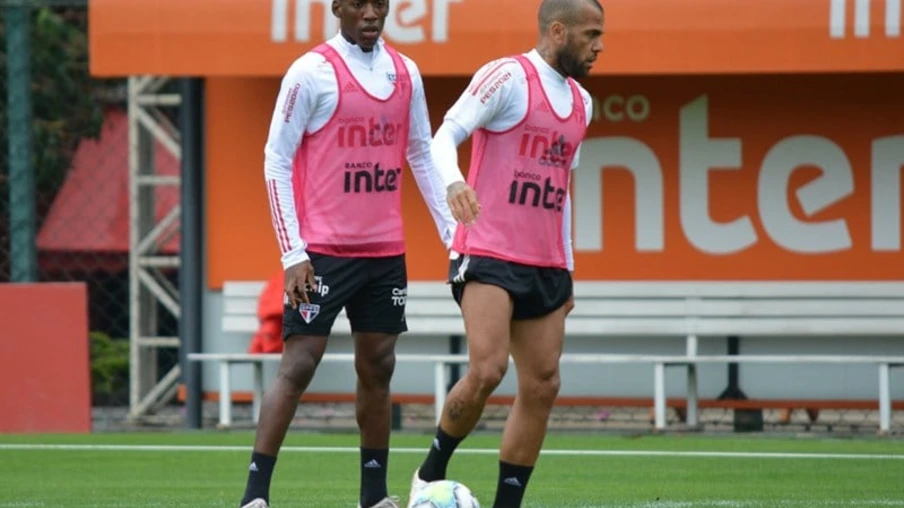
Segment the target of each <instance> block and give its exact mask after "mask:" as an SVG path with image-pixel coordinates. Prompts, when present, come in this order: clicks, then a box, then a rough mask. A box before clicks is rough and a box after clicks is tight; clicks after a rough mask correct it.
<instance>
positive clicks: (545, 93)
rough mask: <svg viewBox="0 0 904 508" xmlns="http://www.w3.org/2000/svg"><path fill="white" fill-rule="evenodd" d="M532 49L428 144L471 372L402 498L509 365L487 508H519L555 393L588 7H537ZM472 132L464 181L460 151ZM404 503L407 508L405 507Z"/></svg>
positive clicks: (589, 48) (481, 81) (460, 434)
mask: <svg viewBox="0 0 904 508" xmlns="http://www.w3.org/2000/svg"><path fill="white" fill-rule="evenodd" d="M538 21H539V40H538V43H537V46H536V48H535V49H534V50H532V51H530V52H528V53H525V54H521V55H516V56H514V57H509V58H503V59H500V60H496V61H493V62H490V63H488V64H486V65H484V66H483V68H481V69H480V70H479V71H478V72H477V74H476V75H475V76H474V77H473V79H472V81H471V84H470V86H469V87H468V89H467V90H465V92H464V93H463V94H462V95H461V97H460V98H459V99H458V101H457V102H456V103H455V104H454V105H453V106H452V108H451V109H450V110H449V111H448V112H447V114H446V117H445V120H444V123H443V125H442V126H441V127H440V129H439V130H438V131H437V133H436V135H435V136H434V139H433V146H432V152H433V160H434V163H435V165H436V168H437V169H438V170H439V171H440V173H441V174H442V178H443V183H444V184H445V185H446V187H447V189H448V192H447V200H448V201H449V204H450V206H451V208H452V214H453V215H454V216H455V218H456V219H457V220H458V221H459V222H461V223H463V224H464V225H459V226H458V227H457V230H456V233H455V239H454V242H453V245H452V257H453V260H452V262H451V267H450V273H449V281H450V283H451V285H452V292H453V296H454V298H455V300H456V301H457V302H458V304H459V305H460V306H461V310H462V314H463V317H464V321H465V329H466V330H467V340H468V354H469V364H468V371H467V374H465V376H464V377H462V378H461V379H460V380H459V381H458V383H456V385H455V386H454V387H453V388H452V390H451V391H450V393H449V395H448V397H447V399H446V403H445V407H444V408H443V412H442V415H441V419H440V423H439V426H438V428H437V431H436V436H435V437H434V439H433V444H432V447H431V448H430V450H429V452H428V454H427V457H426V459H425V460H424V462H423V463H422V464H421V466H420V468H419V469H418V470H417V471H416V472H415V474H414V478H413V479H412V487H411V498H410V499H414V497H415V496H416V494H417V493H418V491H420V490H421V489H422V488H424V486H425V485H426V484H427V483H428V482H431V481H436V480H441V479H445V478H446V467H447V465H448V463H449V459H450V458H451V456H452V453H453V452H454V451H455V448H456V447H457V446H458V444H459V443H461V441H462V440H463V439H464V438H465V437H466V436H467V435H468V434H469V433H470V432H471V431H472V430H473V429H474V427H475V426H476V424H477V422H478V421H479V420H480V417H481V414H482V411H483V408H484V406H485V404H486V401H487V399H488V397H489V396H490V394H491V393H492V392H493V391H494V390H495V389H496V387H497V386H498V385H499V383H500V381H502V378H503V376H504V375H505V373H506V369H507V368H508V359H509V354H511V356H512V357H513V359H514V361H515V366H516V368H517V376H518V393H517V395H516V397H515V401H514V404H513V405H512V407H511V411H510V413H509V416H508V420H507V421H506V424H505V430H504V432H503V436H502V445H501V450H500V462H499V480H498V484H497V490H496V498H495V500H494V502H493V505H492V506H493V508H518V507H520V506H521V502H522V499H523V496H524V492H525V488H526V487H527V483H528V480H529V479H530V476H531V473H532V472H533V469H534V465H535V464H536V461H537V458H538V457H539V454H540V449H541V448H542V445H543V440H544V437H545V435H546V428H547V421H548V419H549V415H550V412H551V410H552V407H553V403H554V402H555V399H556V397H557V395H558V391H559V379H560V378H559V357H560V355H561V353H562V346H563V342H564V335H565V317H566V315H567V314H568V313H569V312H570V311H571V309H572V308H573V306H574V296H573V282H572V278H571V271H573V263H574V262H573V256H572V248H571V202H570V199H569V191H568V189H569V182H570V174H571V170H572V168H574V167H575V166H576V165H577V161H578V150H579V146H580V143H581V142H582V141H583V139H584V135H585V132H586V129H587V125H588V124H589V120H590V117H591V107H592V105H591V99H590V95H589V94H588V93H587V91H586V90H584V89H583V88H582V87H581V86H580V85H578V84H577V83H576V82H575V81H574V78H581V77H585V76H587V75H588V74H589V73H590V69H591V67H592V66H593V63H594V61H595V60H596V58H597V55H598V54H599V53H600V51H602V43H601V41H600V38H601V37H602V34H603V22H604V13H603V8H602V6H601V5H600V4H599V2H598V1H597V0H543V2H542V3H541V5H540V9H539V14H538ZM471 135H473V138H474V139H473V142H472V155H471V165H470V170H469V173H468V180H467V183H465V182H464V178H463V177H462V174H461V171H460V169H459V168H458V157H457V152H456V150H457V147H458V146H459V145H460V144H461V143H462V142H463V141H464V140H465V139H467V138H468V137H469V136H471ZM410 499H409V506H411V501H410Z"/></svg>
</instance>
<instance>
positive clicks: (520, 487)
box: [493, 461, 534, 508]
mask: <svg viewBox="0 0 904 508" xmlns="http://www.w3.org/2000/svg"><path fill="white" fill-rule="evenodd" d="M533 471H534V468H533V466H516V465H514V464H509V463H507V462H502V461H499V484H498V485H497V486H496V500H495V501H494V502H493V508H521V499H523V498H524V490H525V489H526V488H527V482H528V480H530V474H531V473H532V472H533Z"/></svg>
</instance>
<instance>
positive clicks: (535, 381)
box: [519, 367, 562, 406]
mask: <svg viewBox="0 0 904 508" xmlns="http://www.w3.org/2000/svg"><path fill="white" fill-rule="evenodd" d="M520 385H521V386H520V387H519V389H520V391H521V392H522V393H523V394H524V395H525V397H526V398H527V399H528V400H533V401H536V402H537V403H540V404H543V405H550V406H551V405H552V404H553V403H554V402H555V400H556V397H558V396H559V389H560V388H561V387H562V378H561V376H560V375H559V369H558V367H554V368H549V369H544V370H540V371H538V372H536V373H534V374H533V375H530V376H526V377H525V379H523V380H522V381H521V382H520Z"/></svg>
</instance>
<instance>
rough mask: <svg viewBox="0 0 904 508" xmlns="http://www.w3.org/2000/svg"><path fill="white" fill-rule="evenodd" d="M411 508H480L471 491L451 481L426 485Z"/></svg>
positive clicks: (413, 501)
mask: <svg viewBox="0 0 904 508" xmlns="http://www.w3.org/2000/svg"><path fill="white" fill-rule="evenodd" d="M409 506H411V508H480V503H478V502H477V498H476V497H474V494H472V493H471V489H469V488H468V487H465V486H464V484H461V483H459V482H456V481H452V480H439V481H435V482H430V483H428V484H427V485H426V486H425V487H424V488H423V489H421V490H420V491H419V492H418V493H417V495H415V496H414V499H413V500H412V502H411V504H410V505H409Z"/></svg>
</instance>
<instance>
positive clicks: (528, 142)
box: [518, 125, 574, 169]
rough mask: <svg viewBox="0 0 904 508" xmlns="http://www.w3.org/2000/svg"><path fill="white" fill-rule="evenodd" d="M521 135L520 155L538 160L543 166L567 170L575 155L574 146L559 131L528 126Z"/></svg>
mask: <svg viewBox="0 0 904 508" xmlns="http://www.w3.org/2000/svg"><path fill="white" fill-rule="evenodd" d="M525 131H526V132H525V133H524V134H523V135H521V146H520V147H519V149H518V154H519V155H521V156H522V157H529V158H531V159H536V160H537V162H539V164H540V165H541V166H550V167H554V168H561V169H567V166H568V164H569V162H570V161H571V158H572V156H573V155H574V144H573V143H570V142H568V141H567V140H566V139H565V136H563V135H561V134H559V133H558V131H552V132H551V133H550V132H549V131H550V129H548V128H545V127H533V126H530V125H528V126H526V127H525Z"/></svg>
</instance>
